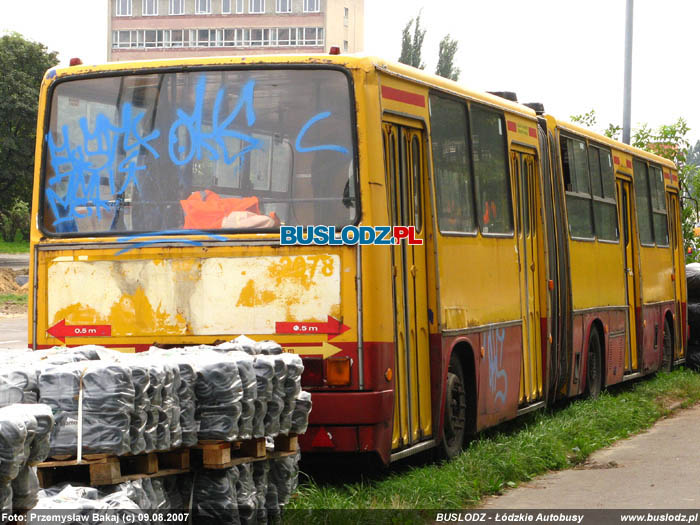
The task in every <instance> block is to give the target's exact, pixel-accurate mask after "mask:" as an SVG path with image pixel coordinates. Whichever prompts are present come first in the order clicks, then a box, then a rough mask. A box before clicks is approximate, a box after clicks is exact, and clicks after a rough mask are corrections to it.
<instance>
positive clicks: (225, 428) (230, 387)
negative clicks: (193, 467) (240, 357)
mask: <svg viewBox="0 0 700 525" xmlns="http://www.w3.org/2000/svg"><path fill="white" fill-rule="evenodd" d="M196 366H197V381H196V382H195V395H196V398H197V410H196V413H195V417H196V418H197V421H198V422H199V431H198V439H200V440H204V439H216V440H224V441H233V440H235V439H236V438H237V437H238V420H239V418H240V416H241V400H242V399H243V384H242V382H241V378H240V375H239V373H238V366H237V365H236V362H235V361H233V360H232V359H230V358H229V357H227V356H226V355H225V354H221V353H219V352H214V351H200V352H198V353H197V360H196Z"/></svg>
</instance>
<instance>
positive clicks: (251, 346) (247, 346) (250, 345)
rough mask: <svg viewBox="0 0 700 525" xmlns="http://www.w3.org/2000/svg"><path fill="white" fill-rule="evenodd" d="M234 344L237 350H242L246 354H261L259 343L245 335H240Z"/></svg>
mask: <svg viewBox="0 0 700 525" xmlns="http://www.w3.org/2000/svg"><path fill="white" fill-rule="evenodd" d="M233 343H234V344H235V345H236V346H237V348H236V350H241V351H242V352H245V353H246V354H250V355H256V354H259V353H260V350H259V349H258V343H257V342H256V341H254V340H253V339H251V338H250V337H246V336H245V335H239V336H238V337H236V338H235V339H234V340H233Z"/></svg>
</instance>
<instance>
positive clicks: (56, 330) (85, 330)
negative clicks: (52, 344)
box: [46, 319, 112, 343]
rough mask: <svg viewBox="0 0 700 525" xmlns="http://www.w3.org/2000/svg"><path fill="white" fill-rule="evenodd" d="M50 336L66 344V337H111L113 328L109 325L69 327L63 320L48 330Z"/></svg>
mask: <svg viewBox="0 0 700 525" xmlns="http://www.w3.org/2000/svg"><path fill="white" fill-rule="evenodd" d="M46 332H47V333H48V334H49V335H52V336H54V337H55V338H56V339H59V340H60V341H61V342H62V343H65V342H66V337H109V336H111V335H112V326H111V325H108V324H85V325H67V324H66V320H65V319H63V320H61V321H59V322H58V323H56V324H55V325H53V326H52V327H51V328H49V329H48V330H46Z"/></svg>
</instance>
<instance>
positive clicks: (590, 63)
mask: <svg viewBox="0 0 700 525" xmlns="http://www.w3.org/2000/svg"><path fill="white" fill-rule="evenodd" d="M106 6H107V0H31V1H13V0H0V33H2V32H4V31H8V30H10V31H18V32H20V33H22V34H23V35H25V36H26V37H28V38H30V39H32V40H37V41H40V42H42V43H44V44H46V45H47V46H48V47H49V49H50V50H55V51H58V52H59V57H60V59H61V60H62V61H67V60H68V59H69V58H70V57H73V56H79V57H81V58H82V59H83V61H84V62H91V63H96V62H104V61H105V60H106V57H107V35H106V31H107V7H106ZM634 7H635V12H634V14H635V27H634V65H633V87H632V125H633V127H635V126H636V125H638V124H641V123H645V122H646V123H649V124H651V125H652V126H658V125H661V124H670V123H672V122H674V121H675V120H676V119H677V118H678V117H681V116H682V117H684V118H685V119H686V120H687V121H688V124H689V125H690V127H691V129H692V131H691V135H690V136H691V138H692V140H693V141H695V140H697V139H700V101H698V97H697V92H698V86H697V83H696V81H697V79H698V73H697V71H698V70H699V68H698V67H697V66H696V63H695V60H696V59H697V58H698V50H699V49H700V45H698V44H699V40H700V31H699V30H698V21H700V2H698V1H697V0H664V1H661V0H636V2H635V6H634ZM421 9H422V22H423V25H424V27H425V28H426V29H427V31H428V32H427V35H426V38H425V44H424V46H423V55H424V61H425V62H426V64H427V67H426V69H428V70H430V71H434V70H435V65H436V62H437V54H438V44H439V41H440V39H441V38H442V37H443V36H444V35H445V34H447V33H449V34H451V35H452V37H454V38H456V39H457V40H458V41H459V50H458V53H457V60H456V62H457V65H458V67H459V68H460V69H461V70H462V75H461V77H460V82H462V83H463V84H464V85H466V86H468V87H470V88H473V89H482V90H499V91H505V90H507V91H515V92H516V93H517V94H518V97H519V100H520V101H521V102H532V101H538V102H543V103H544V104H545V108H546V109H547V111H548V112H549V113H552V114H553V115H555V116H557V117H559V118H568V117H569V116H570V115H573V114H581V113H584V112H586V111H588V110H590V109H592V108H595V109H596V112H597V114H598V121H599V128H600V129H603V128H605V127H606V126H607V124H608V123H610V122H614V123H618V124H621V121H622V84H623V71H624V69H623V68H624V65H623V59H624V34H625V0H585V1H577V2H574V1H572V0H483V1H482V0H479V1H476V0H431V1H430V2H428V1H426V0H365V50H366V52H367V53H371V54H376V55H379V56H382V57H385V58H389V59H397V58H398V56H399V53H400V47H401V29H402V28H403V26H404V25H405V24H406V22H407V21H408V20H409V19H410V18H411V17H412V16H414V15H415V14H417V13H418V12H419V11H420V10H421Z"/></svg>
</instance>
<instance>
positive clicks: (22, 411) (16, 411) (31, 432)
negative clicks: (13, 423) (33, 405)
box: [0, 404, 39, 466]
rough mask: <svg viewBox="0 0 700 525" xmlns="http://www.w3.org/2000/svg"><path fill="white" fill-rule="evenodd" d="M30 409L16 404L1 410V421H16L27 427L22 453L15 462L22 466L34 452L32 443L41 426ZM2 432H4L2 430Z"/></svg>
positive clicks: (0, 430)
mask: <svg viewBox="0 0 700 525" xmlns="http://www.w3.org/2000/svg"><path fill="white" fill-rule="evenodd" d="M28 407H29V405H23V404H16V405H10V406H6V407H2V408H0V421H2V420H7V419H15V420H18V421H23V422H24V426H25V427H26V435H25V437H24V443H23V446H22V449H21V452H20V453H19V454H18V455H17V457H16V458H15V460H16V461H17V462H18V463H19V464H20V465H22V466H23V465H24V464H26V463H27V461H28V460H29V456H30V455H31V450H32V443H33V442H34V438H35V437H36V433H37V429H38V426H39V425H38V423H37V421H36V418H35V417H34V416H33V415H32V414H31V410H29V409H28ZM0 432H2V429H1V428H0Z"/></svg>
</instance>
